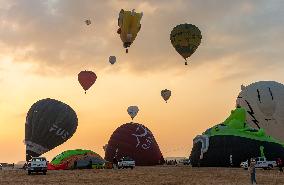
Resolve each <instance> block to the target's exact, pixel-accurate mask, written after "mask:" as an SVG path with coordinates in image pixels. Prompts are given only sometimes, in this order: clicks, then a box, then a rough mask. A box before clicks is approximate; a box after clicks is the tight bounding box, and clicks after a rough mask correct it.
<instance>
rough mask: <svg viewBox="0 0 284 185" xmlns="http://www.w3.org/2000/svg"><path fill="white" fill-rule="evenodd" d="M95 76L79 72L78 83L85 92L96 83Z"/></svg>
mask: <svg viewBox="0 0 284 185" xmlns="http://www.w3.org/2000/svg"><path fill="white" fill-rule="evenodd" d="M96 79H97V75H96V74H95V73H94V72H92V71H81V72H80V73H79V74H78V81H79V83H80V84H81V86H82V87H83V89H84V90H85V91H87V90H88V89H89V88H90V87H91V86H92V85H93V84H94V83H95V81H96Z"/></svg>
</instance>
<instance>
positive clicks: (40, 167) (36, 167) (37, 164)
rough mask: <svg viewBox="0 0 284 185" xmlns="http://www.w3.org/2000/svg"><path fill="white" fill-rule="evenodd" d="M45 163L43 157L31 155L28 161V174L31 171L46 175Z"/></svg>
mask: <svg viewBox="0 0 284 185" xmlns="http://www.w3.org/2000/svg"><path fill="white" fill-rule="evenodd" d="M47 163H48V161H47V160H46V158H45V157H33V158H32V159H31V161H30V162H28V166H27V170H28V174H29V175H30V174H31V173H32V172H36V173H38V172H42V173H43V174H44V175H46V172H47Z"/></svg>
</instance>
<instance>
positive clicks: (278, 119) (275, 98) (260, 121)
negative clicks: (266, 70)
mask: <svg viewBox="0 0 284 185" xmlns="http://www.w3.org/2000/svg"><path fill="white" fill-rule="evenodd" d="M241 89H242V91H241V92H240V94H239V96H238V98H237V102H236V103H237V105H238V106H240V107H243V108H245V109H246V111H247V116H246V120H247V123H248V124H249V125H250V126H252V127H253V128H256V129H259V128H263V129H264V130H265V132H266V133H267V134H268V135H271V136H273V137H274V138H276V139H279V140H281V141H284V85H283V84H281V83H278V82H274V81H259V82H255V83H252V84H250V85H248V86H247V87H245V86H243V85H242V87H241Z"/></svg>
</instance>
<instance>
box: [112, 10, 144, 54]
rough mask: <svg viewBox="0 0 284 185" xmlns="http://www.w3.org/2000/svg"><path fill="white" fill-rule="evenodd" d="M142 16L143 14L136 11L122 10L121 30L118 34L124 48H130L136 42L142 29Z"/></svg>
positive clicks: (120, 13)
mask: <svg viewBox="0 0 284 185" xmlns="http://www.w3.org/2000/svg"><path fill="white" fill-rule="evenodd" d="M142 16H143V13H137V12H135V11H134V10H132V11H125V10H123V9H121V10H120V12H119V18H118V26H119V29H118V31H117V33H118V34H119V35H120V39H121V41H122V42H123V46H124V48H128V47H130V45H131V44H132V43H133V41H134V40H135V38H136V36H137V34H138V32H139V31H140V29H141V24H140V21H141V19H142ZM126 52H127V50H126Z"/></svg>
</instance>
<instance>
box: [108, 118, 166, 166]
mask: <svg viewBox="0 0 284 185" xmlns="http://www.w3.org/2000/svg"><path fill="white" fill-rule="evenodd" d="M125 156H128V157H130V158H132V159H134V160H135V163H136V165H138V166H150V165H158V164H163V161H164V158H163V155H162V153H161V151H160V148H159V145H158V143H157V141H156V140H155V138H154V135H153V134H152V132H151V131H150V130H149V129H148V128H147V127H145V126H144V125H142V124H139V123H126V124H123V125H121V126H120V127H118V128H117V129H116V130H115V131H114V132H113V133H112V135H111V137H110V139H109V141H108V144H107V147H106V150H105V159H106V160H108V161H112V160H113V158H114V157H115V158H117V159H120V158H121V157H125Z"/></svg>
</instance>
